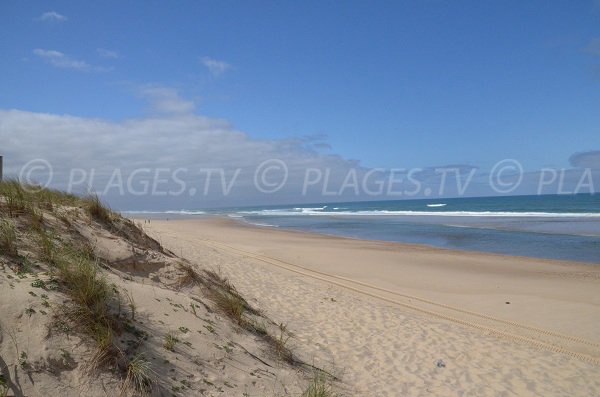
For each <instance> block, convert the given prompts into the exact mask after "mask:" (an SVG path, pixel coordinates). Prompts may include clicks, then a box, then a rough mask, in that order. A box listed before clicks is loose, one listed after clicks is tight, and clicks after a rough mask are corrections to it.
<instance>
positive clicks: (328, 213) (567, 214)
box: [239, 208, 600, 218]
mask: <svg viewBox="0 0 600 397" xmlns="http://www.w3.org/2000/svg"><path fill="white" fill-rule="evenodd" d="M239 214H246V215H275V216H301V215H311V216H319V215H320V216H440V217H444V216H447V217H512V218H600V213H596V212H508V211H388V210H375V211H323V210H321V209H319V210H309V209H307V208H304V209H303V210H302V211H301V212H298V211H289V210H262V211H240V212H239Z"/></svg>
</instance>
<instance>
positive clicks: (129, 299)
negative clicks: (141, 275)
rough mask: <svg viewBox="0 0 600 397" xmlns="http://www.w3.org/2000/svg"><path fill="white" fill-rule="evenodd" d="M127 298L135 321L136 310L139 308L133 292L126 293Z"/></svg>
mask: <svg viewBox="0 0 600 397" xmlns="http://www.w3.org/2000/svg"><path fill="white" fill-rule="evenodd" d="M125 296H126V297H127V306H129V310H130V311H131V319H132V320H135V309H136V308H137V305H136V304H135V301H134V300H133V295H132V294H131V291H125Z"/></svg>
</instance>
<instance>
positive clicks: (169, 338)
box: [163, 332, 179, 352]
mask: <svg viewBox="0 0 600 397" xmlns="http://www.w3.org/2000/svg"><path fill="white" fill-rule="evenodd" d="M178 342H179V339H177V337H176V336H175V335H173V334H172V333H170V332H169V333H167V334H166V335H165V342H164V343H163V347H164V348H165V349H167V350H168V351H171V352H172V351H174V350H175V345H177V343H178Z"/></svg>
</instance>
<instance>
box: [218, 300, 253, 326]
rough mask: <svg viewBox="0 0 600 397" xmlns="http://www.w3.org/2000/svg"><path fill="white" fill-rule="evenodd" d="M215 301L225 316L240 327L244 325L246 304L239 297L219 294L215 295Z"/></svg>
mask: <svg viewBox="0 0 600 397" xmlns="http://www.w3.org/2000/svg"><path fill="white" fill-rule="evenodd" d="M215 300H216V303H217V305H218V306H219V307H220V308H221V310H223V312H225V314H227V315H228V316H229V317H231V318H232V319H233V320H235V321H236V322H237V323H238V324H240V325H242V324H243V323H244V318H243V316H244V312H245V311H246V304H245V302H244V300H243V299H242V298H241V297H240V296H239V295H237V294H232V293H230V292H221V293H218V294H217V296H216V299H215Z"/></svg>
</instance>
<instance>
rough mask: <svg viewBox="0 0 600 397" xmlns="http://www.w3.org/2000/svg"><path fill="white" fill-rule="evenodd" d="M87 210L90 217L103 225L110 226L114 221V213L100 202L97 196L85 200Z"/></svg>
mask: <svg viewBox="0 0 600 397" xmlns="http://www.w3.org/2000/svg"><path fill="white" fill-rule="evenodd" d="M84 201H85V209H86V211H87V212H88V214H90V216H91V217H92V218H93V219H95V220H97V221H99V222H102V223H105V224H110V223H111V221H112V218H113V217H112V211H111V210H110V208H108V207H107V206H106V205H105V204H103V203H102V201H100V198H99V197H98V196H97V195H92V196H90V197H88V198H86V199H85V200H84Z"/></svg>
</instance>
